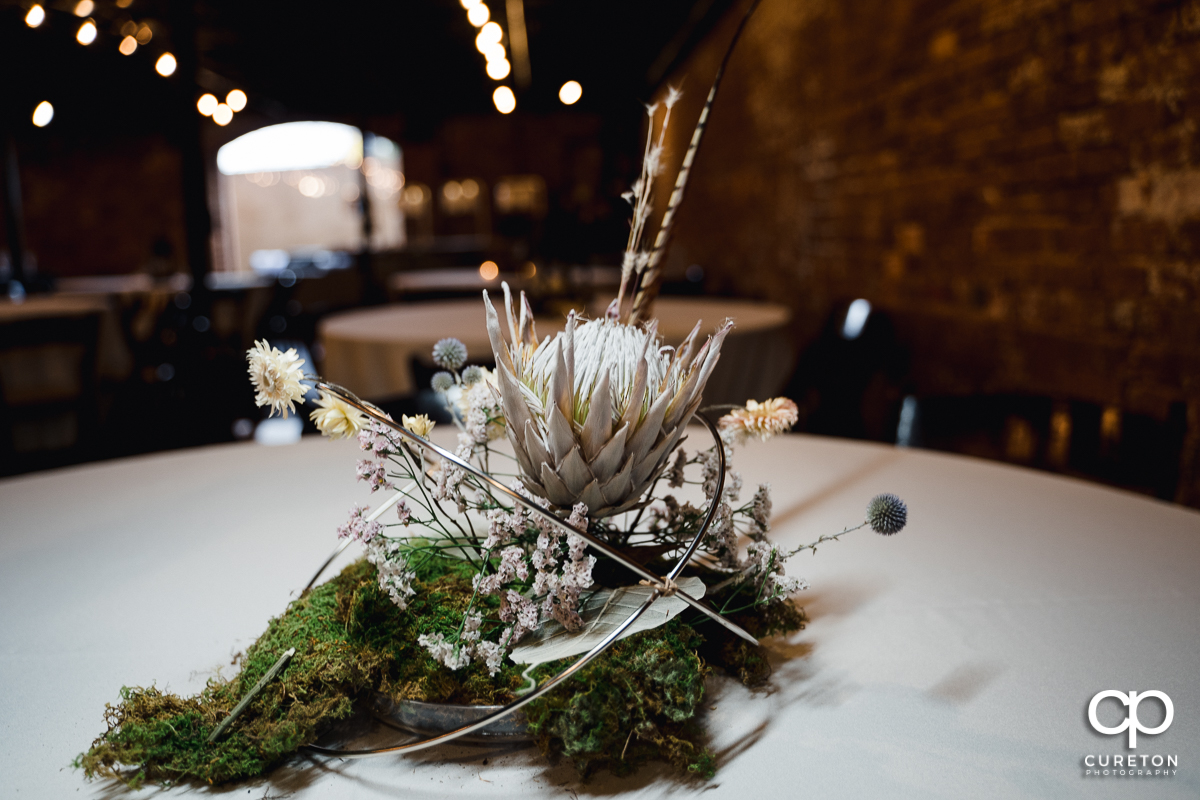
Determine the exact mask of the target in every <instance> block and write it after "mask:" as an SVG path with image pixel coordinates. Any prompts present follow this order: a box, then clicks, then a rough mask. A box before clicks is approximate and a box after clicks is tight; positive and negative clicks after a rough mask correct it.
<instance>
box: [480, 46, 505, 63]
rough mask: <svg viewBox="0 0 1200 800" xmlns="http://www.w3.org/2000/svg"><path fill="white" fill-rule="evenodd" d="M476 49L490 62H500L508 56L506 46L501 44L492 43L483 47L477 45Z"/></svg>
mask: <svg viewBox="0 0 1200 800" xmlns="http://www.w3.org/2000/svg"><path fill="white" fill-rule="evenodd" d="M476 49H478V50H479V52H481V53H483V57H484V58H486V59H487V60H488V61H499V60H500V59H503V58H505V57H507V55H508V53H506V52H505V51H504V45H502V44H500V43H499V42H492V43H490V44H488V43H485V44H483V45H482V47H480V46H479V45H478V44H477V45H476Z"/></svg>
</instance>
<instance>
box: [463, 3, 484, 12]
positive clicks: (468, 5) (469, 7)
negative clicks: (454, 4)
mask: <svg viewBox="0 0 1200 800" xmlns="http://www.w3.org/2000/svg"><path fill="white" fill-rule="evenodd" d="M458 2H459V3H460V4H461V5H462V7H463V8H465V9H466V10H467V11H470V10H471V9H472V8H473V7H474V6H477V5H479V3H480V2H482V0H458Z"/></svg>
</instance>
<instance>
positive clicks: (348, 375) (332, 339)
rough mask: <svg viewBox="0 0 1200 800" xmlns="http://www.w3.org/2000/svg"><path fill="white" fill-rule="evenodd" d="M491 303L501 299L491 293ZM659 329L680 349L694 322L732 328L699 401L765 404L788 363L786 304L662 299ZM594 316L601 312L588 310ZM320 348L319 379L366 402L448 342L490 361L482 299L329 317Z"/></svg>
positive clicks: (404, 391)
mask: <svg viewBox="0 0 1200 800" xmlns="http://www.w3.org/2000/svg"><path fill="white" fill-rule="evenodd" d="M493 295H495V296H494V297H493V302H497V303H499V304H500V308H499V309H498V310H499V311H500V313H501V314H503V313H504V312H503V307H502V306H503V298H502V297H501V296H499V293H498V291H497V292H493ZM654 309H655V315H656V317H657V318H658V332H659V334H660V335H661V336H662V337H663V339H664V341H665V342H666V343H667V344H670V345H676V344H679V343H680V342H681V341H683V339H684V337H686V336H687V335H688V333H690V332H691V330H692V327H693V326H694V325H695V324H696V322H697V321H700V322H701V331H702V332H704V333H711V332H712V331H714V330H715V329H716V328H717V326H718V325H720V324H721V322H723V321H724V320H725V319H726V318H730V319H733V320H734V323H735V325H736V327H735V328H734V330H733V332H732V333H731V334H730V335H729V336H728V337H727V338H726V340H725V345H724V347H723V348H722V353H721V360H720V362H719V363H718V365H717V369H716V370H715V371H714V373H713V375H712V377H711V378H710V379H709V382H708V388H707V389H706V390H705V393H704V399H705V402H706V403H741V402H745V401H746V400H747V399H749V398H754V399H757V400H764V399H766V398H767V397H770V396H772V395H774V394H776V393H777V392H778V391H779V390H780V388H782V386H783V385H784V383H785V382H786V381H787V379H788V376H789V375H790V374H791V369H792V367H793V364H794V361H795V353H794V350H793V346H792V343H791V341H790V338H789V337H788V332H787V325H788V322H789V321H790V320H791V312H790V311H789V310H788V308H787V307H786V306H781V305H776V304H773V303H759V302H753V301H749V300H731V299H725V298H707V297H705V298H700V297H695V298H693V297H661V298H659V299H658V301H657V302H656V303H655V306H654ZM592 311H593V313H597V312H600V313H602V312H603V309H602V308H601V309H593V310H592ZM537 326H538V335H539V336H545V335H546V334H549V333H554V332H556V331H561V330H562V328H563V320H561V319H557V320H556V319H549V318H539V319H538V320H537ZM319 337H320V342H321V346H322V348H323V349H324V357H323V363H322V364H321V374H322V375H323V376H324V377H325V378H326V379H328V380H330V381H332V382H334V383H337V384H341V385H342V386H345V387H346V388H348V389H350V390H351V391H353V392H355V393H356V394H358V395H360V396H362V397H366V398H368V399H372V400H387V399H391V398H395V397H401V396H405V395H411V394H413V393H414V392H416V391H419V390H420V389H424V388H428V387H424V386H417V385H416V382H415V380H414V378H413V361H414V359H416V360H418V361H420V362H422V363H426V364H432V363H433V361H432V358H431V356H430V353H431V351H432V350H433V345H434V343H435V342H437V341H438V340H439V339H444V338H447V337H454V338H456V339H460V340H461V341H462V342H463V343H464V344H466V345H467V350H468V352H469V353H470V356H471V363H478V362H481V361H482V362H485V363H487V362H491V360H492V351H491V345H490V344H489V343H488V336H487V327H486V323H485V320H484V312H483V301H482V300H478V299H475V300H435V301H430V302H425V303H411V304H394V305H388V306H382V307H379V308H367V309H361V310H357V311H348V312H345V313H342V314H334V315H331V316H329V317H326V318H325V319H324V320H322V322H321V325H320V330H319Z"/></svg>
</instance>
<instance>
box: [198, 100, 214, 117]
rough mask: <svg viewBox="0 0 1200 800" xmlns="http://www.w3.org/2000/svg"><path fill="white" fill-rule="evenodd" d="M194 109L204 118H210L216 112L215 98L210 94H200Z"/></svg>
mask: <svg viewBox="0 0 1200 800" xmlns="http://www.w3.org/2000/svg"><path fill="white" fill-rule="evenodd" d="M196 109H197V110H198V111H199V112H200V113H201V114H203V115H204V116H206V117H211V116H212V114H213V112H214V111H216V110H217V98H216V97H214V96H213V95H211V94H202V95H200V99H199V100H197V101H196Z"/></svg>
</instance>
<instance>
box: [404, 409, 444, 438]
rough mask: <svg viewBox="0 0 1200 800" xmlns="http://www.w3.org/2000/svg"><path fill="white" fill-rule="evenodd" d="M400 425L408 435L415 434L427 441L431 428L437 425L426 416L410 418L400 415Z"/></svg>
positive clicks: (406, 415)
mask: <svg viewBox="0 0 1200 800" xmlns="http://www.w3.org/2000/svg"><path fill="white" fill-rule="evenodd" d="M400 424H401V425H403V426H404V428H405V430H407V431H409V432H410V433H415V434H416V435H417V436H420V437H421V438H423V439H428V438H429V434H430V433H431V432H433V426H434V425H436V424H437V423H436V422H434V421H433V420H431V419H430V418H429V415H428V414H417V415H416V416H415V417H410V416H409V415H408V414H401V415H400Z"/></svg>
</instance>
